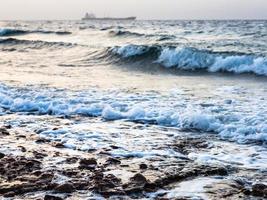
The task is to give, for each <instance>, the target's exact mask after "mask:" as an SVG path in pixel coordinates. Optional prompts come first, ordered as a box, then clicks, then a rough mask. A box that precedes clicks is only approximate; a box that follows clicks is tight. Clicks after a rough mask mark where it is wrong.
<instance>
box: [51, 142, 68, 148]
mask: <svg viewBox="0 0 267 200" xmlns="http://www.w3.org/2000/svg"><path fill="white" fill-rule="evenodd" d="M52 146H53V147H56V148H60V149H61V148H65V146H64V144H62V143H60V142H53V143H52Z"/></svg>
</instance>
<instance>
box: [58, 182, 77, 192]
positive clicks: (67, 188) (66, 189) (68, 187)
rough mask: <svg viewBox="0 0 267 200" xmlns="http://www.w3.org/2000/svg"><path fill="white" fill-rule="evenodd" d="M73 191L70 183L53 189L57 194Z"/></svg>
mask: <svg viewBox="0 0 267 200" xmlns="http://www.w3.org/2000/svg"><path fill="white" fill-rule="evenodd" d="M74 191H75V188H74V187H73V185H72V184H70V183H64V184H62V185H59V186H57V187H56V188H55V192H58V193H72V192H74Z"/></svg>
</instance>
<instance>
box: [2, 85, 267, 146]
mask: <svg viewBox="0 0 267 200" xmlns="http://www.w3.org/2000/svg"><path fill="white" fill-rule="evenodd" d="M244 91H245V90H242V91H241V92H243V93H244ZM82 94H83V96H82V97H79V96H80V93H78V92H77V93H69V94H68V93H67V94H65V92H63V91H54V90H44V91H38V90H30V91H28V92H27V93H24V92H23V90H21V89H20V88H17V89H16V88H8V87H6V86H2V87H1V90H0V107H1V108H2V109H3V110H4V112H13V113H28V114H35V115H36V114H37V115H54V116H75V115H80V116H85V117H86V116H90V117H100V118H102V119H104V120H130V121H133V122H138V121H139V122H142V123H148V124H150V123H153V124H158V125H161V126H166V127H177V128H180V129H183V130H188V131H198V132H211V133H216V134H218V135H219V136H220V137H221V138H223V139H226V140H234V141H237V142H239V143H246V142H250V141H258V142H266V141H267V122H266V119H267V113H266V112H265V111H264V109H262V106H263V107H264V105H265V101H264V98H259V99H255V98H252V99H250V100H247V101H246V102H241V101H240V102H239V101H237V100H236V101H235V102H232V101H231V103H229V99H224V97H223V96H220V97H219V98H217V99H216V98H215V99H214V100H213V103H212V104H207V102H205V101H204V102H202V101H199V102H197V103H196V102H195V100H193V99H192V100H190V101H188V100H185V99H184V95H179V92H178V93H174V92H171V93H170V94H169V95H167V96H166V95H165V96H161V95H160V94H154V93H151V94H149V93H148V94H143V95H141V94H127V93H122V92H118V91H117V92H116V91H108V92H107V93H106V92H101V91H99V92H95V91H92V92H90V91H87V92H86V93H85V92H83V93H82ZM66 95H67V96H69V97H68V99H66ZM236 95H238V93H237V94H236ZM174 102H177V103H176V104H173V103H174ZM185 104H186V105H187V106H184V105H185ZM168 105H172V106H168ZM206 105H209V106H206ZM2 112H3V111H2Z"/></svg>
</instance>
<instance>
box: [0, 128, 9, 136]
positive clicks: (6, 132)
mask: <svg viewBox="0 0 267 200" xmlns="http://www.w3.org/2000/svg"><path fill="white" fill-rule="evenodd" d="M0 135H4V136H7V135H10V133H9V132H8V130H7V129H6V128H5V127H1V128H0Z"/></svg>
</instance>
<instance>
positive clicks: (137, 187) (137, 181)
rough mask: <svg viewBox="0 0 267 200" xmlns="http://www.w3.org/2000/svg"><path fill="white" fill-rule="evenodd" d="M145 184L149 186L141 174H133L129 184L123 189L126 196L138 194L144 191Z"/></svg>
mask: <svg viewBox="0 0 267 200" xmlns="http://www.w3.org/2000/svg"><path fill="white" fill-rule="evenodd" d="M146 184H150V183H149V182H148V181H147V179H146V177H144V176H143V175H142V174H135V175H134V176H133V177H132V178H130V182H129V183H127V184H124V185H123V189H124V191H125V192H126V193H127V194H132V193H140V192H143V191H144V190H145V187H146ZM151 187H152V186H151Z"/></svg>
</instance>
